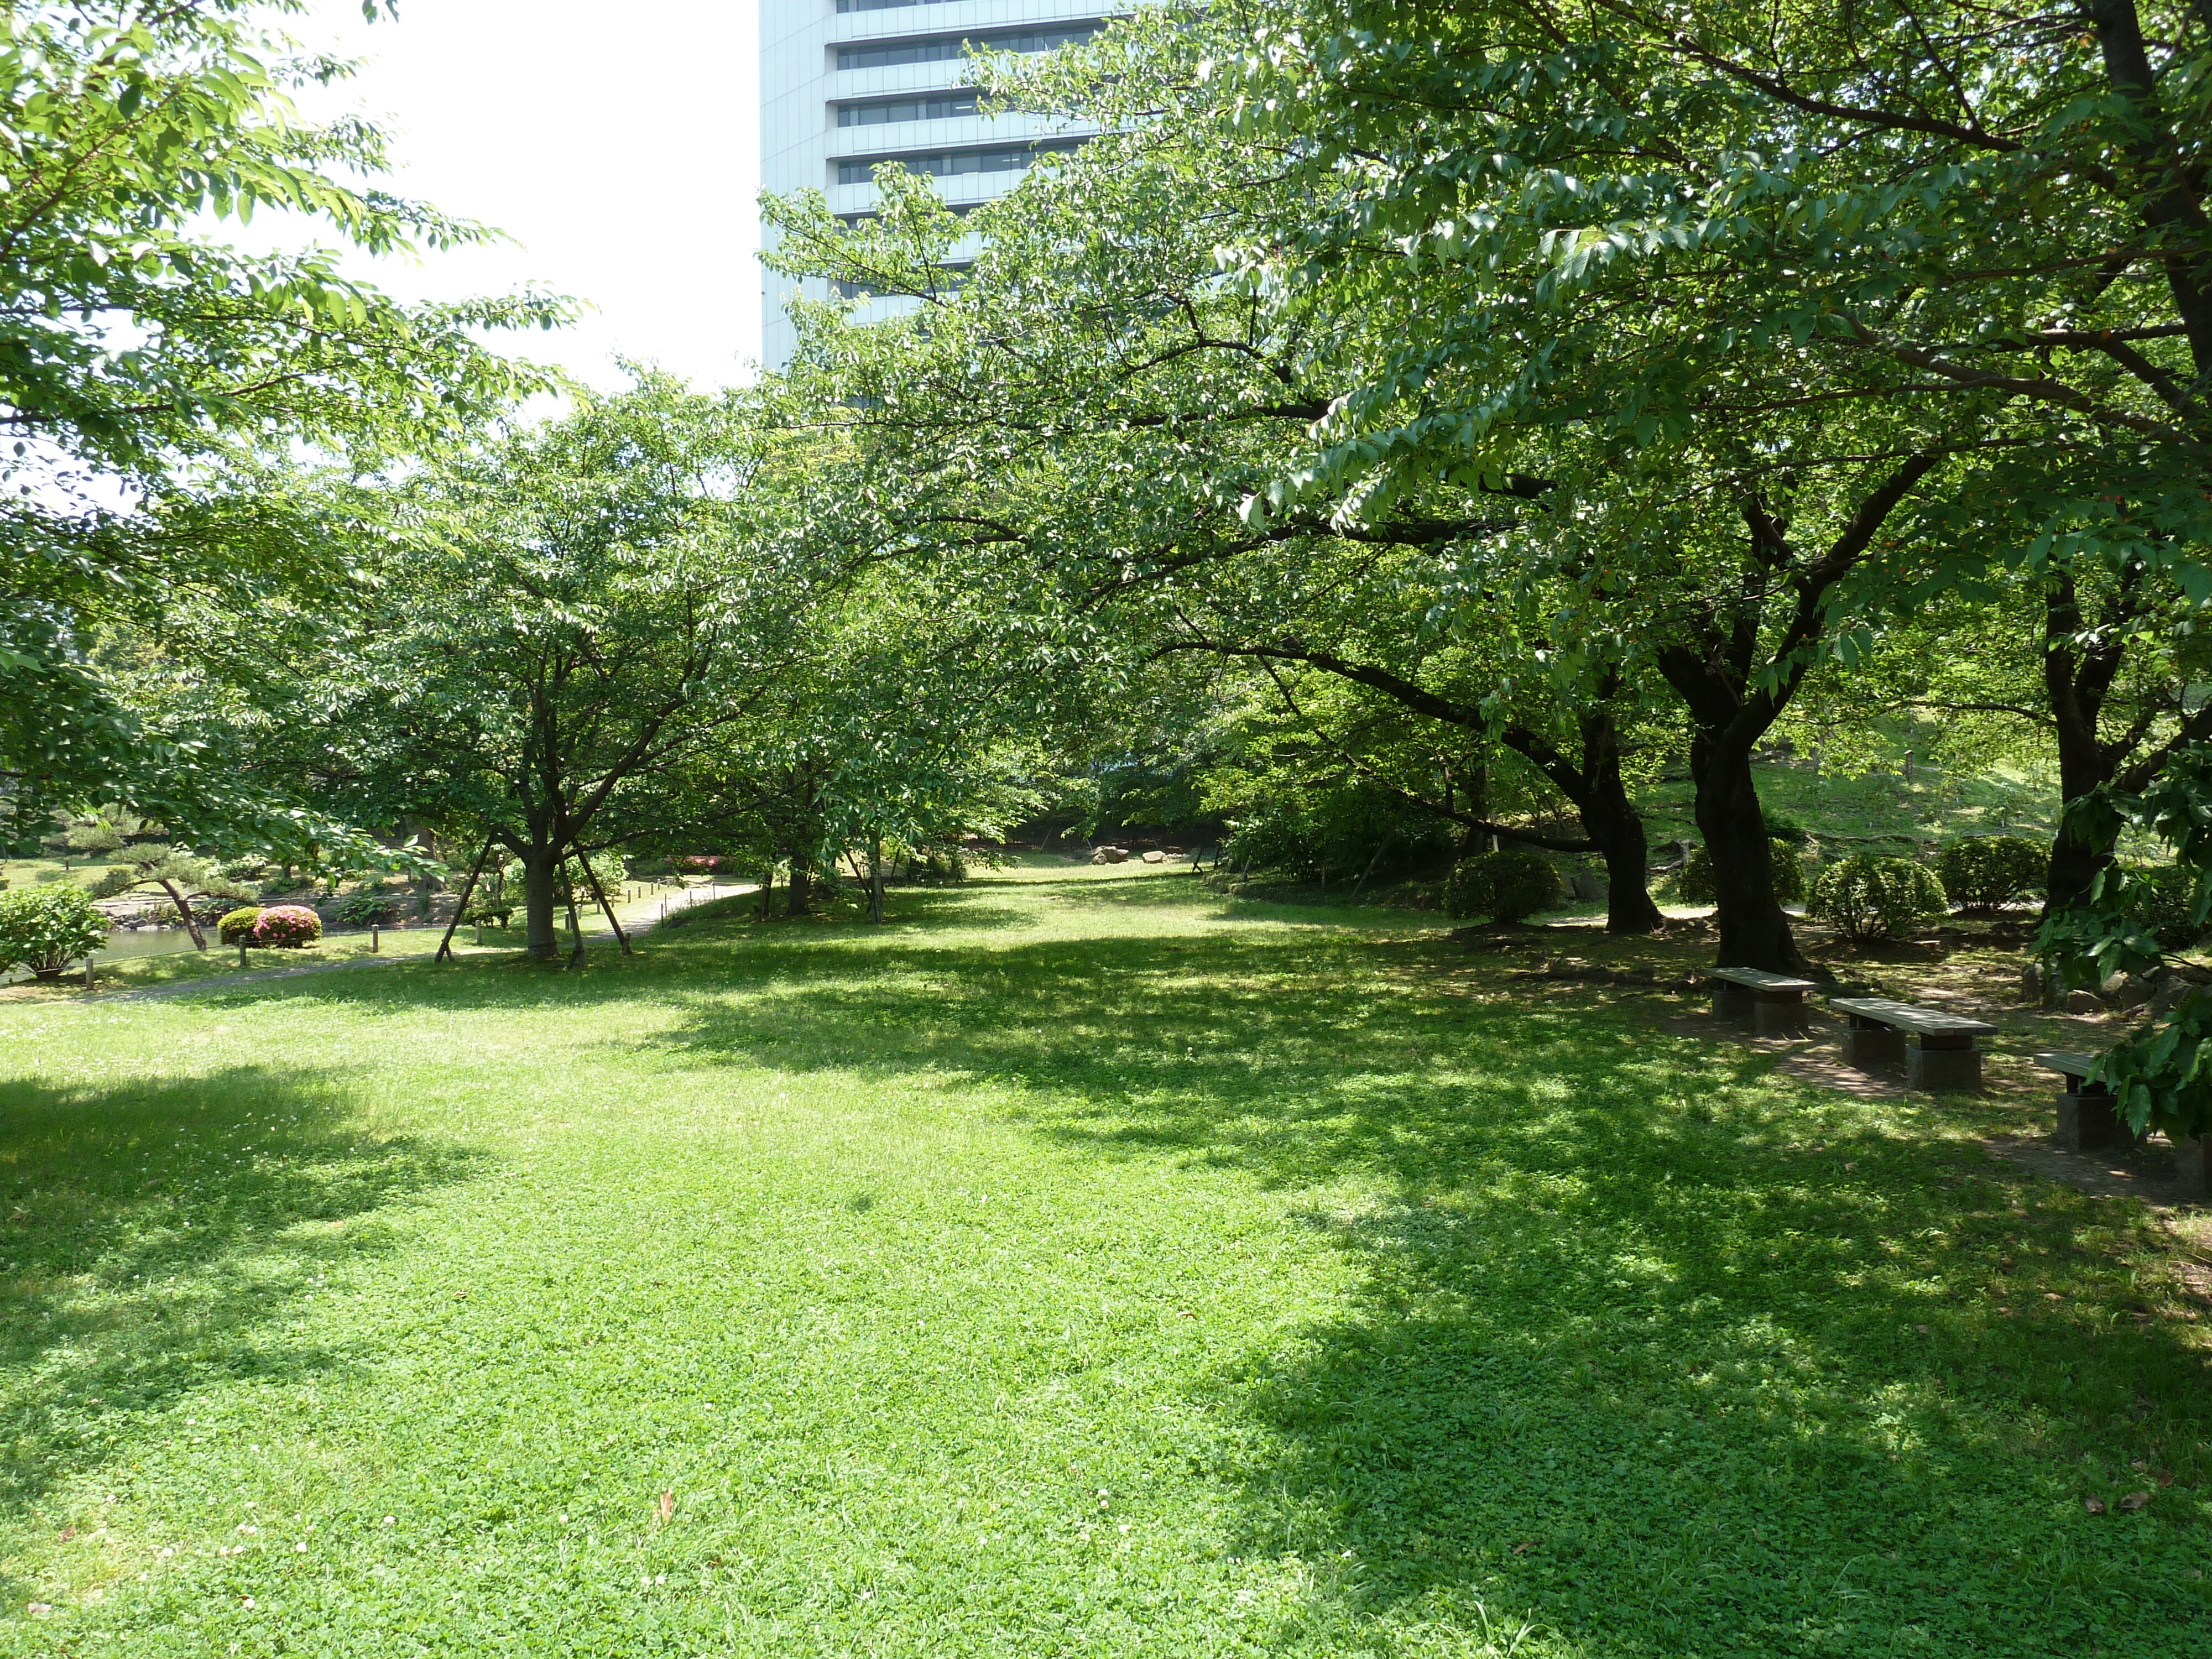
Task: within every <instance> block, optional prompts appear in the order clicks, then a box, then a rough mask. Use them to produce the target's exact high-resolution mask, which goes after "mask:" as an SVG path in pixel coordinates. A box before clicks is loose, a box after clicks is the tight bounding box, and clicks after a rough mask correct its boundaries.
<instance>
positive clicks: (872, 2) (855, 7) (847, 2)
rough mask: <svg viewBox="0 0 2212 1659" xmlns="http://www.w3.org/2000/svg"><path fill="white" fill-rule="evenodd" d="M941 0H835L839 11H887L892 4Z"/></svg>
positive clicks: (934, 3) (939, 0) (932, 4)
mask: <svg viewBox="0 0 2212 1659" xmlns="http://www.w3.org/2000/svg"><path fill="white" fill-rule="evenodd" d="M941 3H943V0H837V9H838V10H839V11H889V10H890V9H891V8H892V7H894V6H934V5H939V4H941Z"/></svg>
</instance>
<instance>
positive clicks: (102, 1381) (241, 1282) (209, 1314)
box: [0, 1066, 471, 1522]
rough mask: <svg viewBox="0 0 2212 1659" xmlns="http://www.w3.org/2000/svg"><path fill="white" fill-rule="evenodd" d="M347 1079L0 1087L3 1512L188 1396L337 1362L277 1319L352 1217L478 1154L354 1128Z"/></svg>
mask: <svg viewBox="0 0 2212 1659" xmlns="http://www.w3.org/2000/svg"><path fill="white" fill-rule="evenodd" d="M349 1108H350V1103H349V1098H348V1096H347V1093H346V1091H345V1089H344V1087H343V1084H342V1083H341V1082H339V1081H337V1080H334V1079H329V1078H326V1077H322V1076H318V1075H316V1074H314V1073H300V1072H297V1071H289V1070H288V1071H286V1072H283V1073H278V1072H276V1071H272V1070H270V1069H267V1068H264V1067H260V1066H234V1067H231V1068H228V1069H227V1070H224V1071H220V1072H216V1073H210V1074H208V1075H206V1076H204V1077H197V1078H191V1079H175V1080H167V1081H157V1082H142V1083H131V1084H124V1085H116V1086H112V1087H104V1088H85V1087H77V1088H72V1087H55V1086H52V1085H42V1084H39V1083H33V1082H26V1081H22V1080H12V1081H8V1082H0V1516H4V1517H6V1518H7V1519H8V1520H9V1521H11V1522H13V1521H16V1520H20V1519H21V1516H23V1514H24V1513H25V1511H26V1510H28V1509H29V1508H30V1507H31V1506H33V1505H34V1504H37V1503H38V1502H39V1501H40V1498H43V1497H44V1496H45V1495H46V1493H48V1492H52V1491H53V1490H55V1489H56V1488H57V1487H59V1486H64V1485H65V1484H66V1483H68V1482H69V1481H70V1480H72V1479H73V1478H74V1477H76V1476H77V1475H79V1474H82V1473H84V1472H86V1471H88V1470H90V1469H93V1468H99V1467H100V1466H102V1465H104V1464H106V1463H107V1462H111V1461H112V1460H114V1459H115V1458H117V1457H118V1456H123V1455H127V1454H128V1452H129V1450H130V1448H131V1443H133V1441H134V1440H135V1439H136V1438H137V1437H138V1436H139V1435H140V1434H142V1433H144V1432H146V1431H149V1429H150V1427H151V1425H152V1423H153V1420H154V1419H155V1418H157V1417H158V1416H159V1415H160V1414H161V1413H164V1412H166V1411H167V1409H169V1407H172V1406H173V1405H174V1404H175V1403H176V1402H177V1401H179V1399H181V1398H182V1397H184V1396H185V1395H189V1394H191V1392H193V1391H194V1390H196V1389H200V1388H203V1387H204V1386H206V1385H208V1384H210V1383H219V1382H222V1381H226V1380H229V1379H234V1378H240V1377H253V1378H263V1379H271V1380H282V1379H284V1378H288V1377H297V1376H303V1375H307V1374H309V1373H312V1372H314V1371H317V1370H322V1369H325V1368H326V1367H328V1366H330V1365H331V1364H338V1363H342V1362H343V1356H340V1355H337V1354H335V1353H332V1352H330V1351H328V1350H327V1349H325V1348H323V1347H319V1346H316V1345H314V1344H312V1343H308V1342H303V1341H301V1340H299V1339H297V1338H295V1337H290V1336H286V1335H283V1334H278V1332H277V1327H278V1325H279V1323H280V1322H281V1321H282V1320H283V1317H284V1316H285V1315H286V1314H287V1313H288V1311H289V1310H290V1308H291V1307H292V1305H293V1304H294V1302H295V1298H296V1297H298V1296H299V1294H300V1293H301V1290H302V1289H303V1288H304V1287H305V1286H306V1285H307V1281H308V1280H309V1279H311V1278H312V1277H313V1274H314V1273H315V1271H316V1269H317V1268H318V1267H320V1266H323V1265H325V1264H327V1263H330V1262H331V1261H337V1260H340V1259H343V1258H346V1257H350V1256H356V1255H359V1254H360V1253H362V1251H364V1250H375V1249H380V1248H381V1244H380V1239H379V1237H378V1236H377V1235H376V1233H375V1232H374V1229H373V1228H372V1227H369V1226H365V1225H356V1224H357V1223H358V1221H359V1218H364V1217H366V1216H368V1214H369V1213H370V1212H374V1211H376V1210H378V1209H380V1208H381V1207H383V1206H386V1205H388V1204H391V1203H392V1202H394V1201H397V1200H403V1199H404V1198H406V1197H407V1196H408V1195H410V1194H416V1193H421V1192H423V1191H426V1190H428V1189H429V1188H434V1187H436V1186H439V1185H441V1184H444V1183H446V1182H451V1181H454V1180H457V1179H459V1178H461V1177H462V1176H464V1175H465V1173H466V1172H467V1168H468V1165H469V1164H470V1162H471V1158H470V1156H469V1155H468V1154H466V1153H465V1152H459V1151H458V1150H455V1149H452V1148H447V1147H441V1146H432V1145H429V1144H428V1143H425V1142H422V1141H420V1140H416V1139H409V1138H405V1137H393V1138H379V1137H376V1136H373V1135H369V1134H366V1133H361V1132H359V1131H357V1130H355V1129H352V1128H349V1127H347V1125H346V1121H345V1120H346V1118H347V1116H348V1115H349Z"/></svg>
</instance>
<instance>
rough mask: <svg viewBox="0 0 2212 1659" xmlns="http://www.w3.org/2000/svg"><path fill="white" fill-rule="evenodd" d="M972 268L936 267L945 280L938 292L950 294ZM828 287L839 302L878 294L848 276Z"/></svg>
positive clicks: (963, 266)
mask: <svg viewBox="0 0 2212 1659" xmlns="http://www.w3.org/2000/svg"><path fill="white" fill-rule="evenodd" d="M972 269H974V267H973V266H972V265H970V264H966V263H963V264H957V265H939V266H938V270H940V271H942V272H943V273H944V274H945V280H944V281H943V282H941V283H939V284H938V291H939V292H940V293H945V294H950V293H951V292H952V291H953V290H954V289H957V288H958V287H959V286H960V285H961V283H964V282H966V281H967V280H968V273H969V270H972ZM829 286H830V288H831V289H833V290H834V291H835V292H836V295H837V297H838V298H839V299H841V300H866V299H868V298H871V297H872V296H873V295H875V294H876V293H877V292H878V290H877V289H876V288H875V286H874V285H873V284H872V283H866V282H861V281H858V280H856V279H854V278H853V277H850V276H840V277H837V278H836V280H835V281H833V282H832V283H830V284H829Z"/></svg>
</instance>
